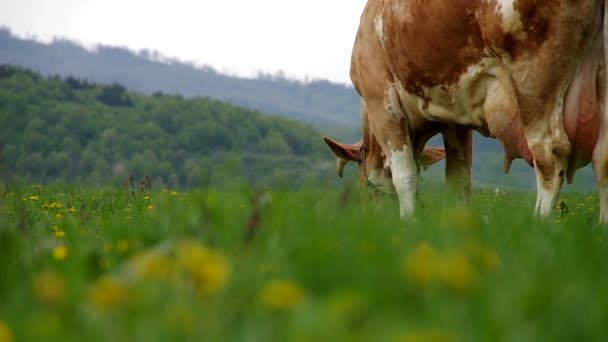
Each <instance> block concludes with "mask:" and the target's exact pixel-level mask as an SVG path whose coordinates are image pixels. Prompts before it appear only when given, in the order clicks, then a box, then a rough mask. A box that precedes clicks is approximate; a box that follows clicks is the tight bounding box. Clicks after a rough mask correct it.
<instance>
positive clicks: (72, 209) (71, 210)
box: [68, 207, 76, 213]
mask: <svg viewBox="0 0 608 342" xmlns="http://www.w3.org/2000/svg"><path fill="white" fill-rule="evenodd" d="M68 211H69V212H71V213H74V212H76V208H74V207H70V208H68Z"/></svg>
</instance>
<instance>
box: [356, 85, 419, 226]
mask: <svg viewBox="0 0 608 342" xmlns="http://www.w3.org/2000/svg"><path fill="white" fill-rule="evenodd" d="M366 107H367V110H368V115H369V125H370V128H371V130H372V131H373V134H374V135H375V137H376V139H377V141H378V143H379V144H380V147H381V148H382V151H384V154H385V155H386V163H385V165H384V169H386V170H390V171H391V178H392V183H393V186H394V188H395V192H396V193H397V197H398V198H399V213H400V214H401V217H402V218H404V217H407V216H411V215H413V213H414V208H415V206H416V185H417V182H418V167H417V165H416V160H415V158H414V149H413V146H412V142H411V140H410V138H409V132H408V129H407V127H408V124H407V116H406V114H405V111H404V110H403V109H402V108H401V105H400V103H399V100H398V98H397V96H396V91H395V90H394V89H393V88H392V86H391V87H389V89H388V91H387V92H386V95H385V96H384V97H383V98H381V99H380V98H379V99H373V100H369V99H366ZM367 172H368V173H369V174H371V172H373V170H367ZM369 174H368V177H369Z"/></svg>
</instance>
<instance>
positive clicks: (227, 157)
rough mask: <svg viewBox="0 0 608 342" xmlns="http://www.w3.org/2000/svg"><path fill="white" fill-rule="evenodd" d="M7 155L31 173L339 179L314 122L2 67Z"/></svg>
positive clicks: (39, 178) (279, 181)
mask: <svg viewBox="0 0 608 342" xmlns="http://www.w3.org/2000/svg"><path fill="white" fill-rule="evenodd" d="M0 120H1V122H2V125H1V126H0V144H1V145H2V151H0V160H1V161H2V163H4V167H5V168H7V169H8V170H9V171H10V174H11V177H12V178H13V179H14V180H17V181H26V182H42V183H44V182H77V183H82V184H93V185H100V184H120V183H121V182H123V181H124V180H125V179H127V178H128V177H129V175H134V176H135V177H144V176H146V175H147V176H150V177H152V179H153V180H154V181H155V182H156V184H162V185H163V186H168V187H193V186H198V185H200V184H201V182H206V183H207V184H209V183H213V184H224V185H225V184H230V183H233V182H237V180H245V181H247V182H249V183H251V184H272V185H277V186H293V185H296V184H300V183H302V182H305V181H319V180H321V179H328V178H329V177H330V176H331V178H333V176H334V174H333V172H330V171H329V170H331V171H333V169H332V167H333V163H332V160H331V157H330V156H329V154H328V152H327V151H326V149H325V147H324V146H323V145H322V142H321V138H320V133H319V132H318V131H317V130H316V129H315V128H313V127H312V126H309V125H306V124H302V123H298V122H295V121H292V120H289V119H286V118H280V117H273V116H270V115H265V114H262V113H259V112H257V111H255V110H251V109H246V108H242V107H236V106H233V105H229V104H226V103H223V102H221V101H218V100H213V99H209V98H190V99H186V98H184V97H182V96H181V95H167V94H163V93H160V92H156V93H155V94H154V95H153V96H145V95H141V94H137V93H133V92H129V91H127V90H126V89H125V87H123V86H122V85H119V84H108V85H103V84H99V83H94V82H89V81H86V80H81V79H77V78H74V77H68V78H62V77H59V76H50V77H44V76H41V75H40V74H38V73H35V72H32V71H29V70H26V69H22V68H19V67H15V66H8V65H2V66H0Z"/></svg>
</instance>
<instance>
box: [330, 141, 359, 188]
mask: <svg viewBox="0 0 608 342" xmlns="http://www.w3.org/2000/svg"><path fill="white" fill-rule="evenodd" d="M323 141H325V143H326V144H327V146H329V148H330V149H331V151H332V152H333V153H334V155H335V156H336V167H337V169H338V176H339V177H340V178H342V176H343V174H344V166H346V163H348V162H349V161H356V162H360V161H361V157H360V151H361V142H360V141H359V142H357V143H355V144H353V145H348V144H343V143H341V142H337V141H334V140H332V139H330V138H328V137H323Z"/></svg>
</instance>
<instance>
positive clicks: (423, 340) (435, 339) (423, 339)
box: [393, 330, 456, 342]
mask: <svg viewBox="0 0 608 342" xmlns="http://www.w3.org/2000/svg"><path fill="white" fill-rule="evenodd" d="M455 340H456V339H455V338H454V335H453V334H450V333H448V332H445V331H440V330H426V331H415V332H408V333H405V334H403V335H399V336H397V337H396V338H394V339H393V341H395V342H451V341H455Z"/></svg>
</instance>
